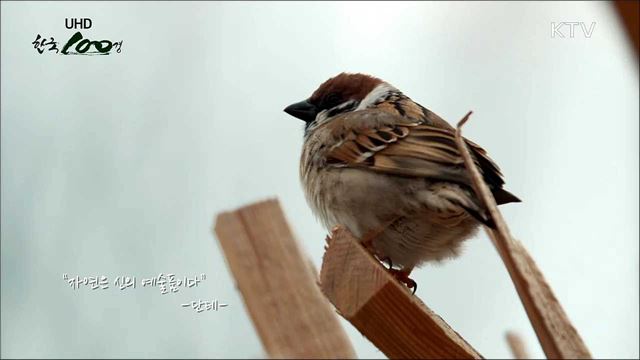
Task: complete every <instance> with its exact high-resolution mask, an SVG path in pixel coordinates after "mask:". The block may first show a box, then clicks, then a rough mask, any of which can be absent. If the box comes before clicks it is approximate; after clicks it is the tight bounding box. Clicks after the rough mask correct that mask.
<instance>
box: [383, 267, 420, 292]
mask: <svg viewBox="0 0 640 360" xmlns="http://www.w3.org/2000/svg"><path fill="white" fill-rule="evenodd" d="M387 271H389V273H390V274H391V275H393V277H394V278H396V280H398V281H400V282H401V283H403V284H405V285H406V286H407V287H408V288H409V289H413V293H412V294H413V295H415V293H416V290H418V283H416V282H415V281H414V280H413V279H411V278H410V277H409V273H408V272H406V271H403V270H397V269H393V268H391V269H389V270H387Z"/></svg>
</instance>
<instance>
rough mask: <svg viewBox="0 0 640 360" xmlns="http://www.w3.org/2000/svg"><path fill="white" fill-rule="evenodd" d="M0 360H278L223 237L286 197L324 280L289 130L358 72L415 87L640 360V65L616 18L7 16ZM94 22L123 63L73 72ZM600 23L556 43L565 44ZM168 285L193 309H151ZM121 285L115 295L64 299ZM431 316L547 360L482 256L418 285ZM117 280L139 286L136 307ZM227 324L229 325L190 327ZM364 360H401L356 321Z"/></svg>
mask: <svg viewBox="0 0 640 360" xmlns="http://www.w3.org/2000/svg"><path fill="white" fill-rule="evenodd" d="M1 14H2V15H1V20H2V21H1V47H2V48H1V50H2V61H1V66H0V68H1V79H2V80H1V93H2V95H1V117H2V128H1V130H2V135H1V140H2V145H1V150H2V156H1V157H2V167H1V170H2V194H1V195H2V242H1V250H2V259H1V260H2V264H1V284H2V295H1V300H2V326H1V330H2V333H1V341H2V343H1V356H2V357H62V358H85V357H86V358H95V357H105V358H113V357H137V358H147V357H164V358H176V357H190V358H191V357H197V358H204V357H209V358H212V357H229V358H251V357H253V358H255V357H262V356H264V352H263V349H262V346H261V344H260V341H259V338H258V337H257V334H256V332H255V331H254V329H253V326H252V324H251V321H250V319H249V318H248V316H247V314H246V312H245V309H244V305H243V302H242V298H241V297H240V295H239V293H238V292H237V291H236V289H235V285H234V281H233V278H232V277H231V275H230V273H229V272H228V268H227V266H226V263H225V259H224V257H223V255H222V253H221V249H220V247H219V245H218V242H217V240H216V239H215V237H214V236H213V234H212V232H211V227H212V224H213V219H214V217H215V215H216V214H217V213H218V212H221V211H224V210H230V209H234V208H237V207H239V206H242V205H246V204H248V203H251V202H254V201H258V200H262V199H265V198H268V197H278V198H279V199H280V201H281V204H282V206H283V208H284V210H285V212H286V215H287V217H288V219H289V221H290V224H291V226H292V227H293V229H294V230H295V232H296V234H297V236H298V238H299V240H300V242H301V243H302V246H303V248H304V250H305V251H306V252H308V254H309V255H310V256H311V257H312V259H313V261H314V263H315V264H316V266H319V265H320V261H321V257H322V254H323V246H324V237H325V235H326V230H325V229H323V228H322V227H321V225H320V224H319V222H318V221H316V219H314V217H313V216H312V214H311V211H310V210H309V208H308V207H307V205H306V203H305V200H304V197H303V193H302V190H301V187H300V185H299V180H298V159H299V153H300V149H301V146H302V134H303V123H302V122H301V121H299V120H297V119H294V118H292V117H290V116H288V115H287V114H285V113H284V112H283V111H282V109H283V108H284V107H285V106H286V105H288V104H290V103H292V102H294V101H298V100H301V99H303V98H305V97H307V96H308V95H310V93H311V92H312V91H313V90H314V89H315V88H316V87H317V86H318V85H319V84H320V83H321V82H322V81H324V80H326V79H327V78H329V77H331V76H333V75H336V74H337V73H339V72H342V71H349V72H365V73H369V74H372V75H374V76H377V77H380V78H382V79H384V80H386V81H388V82H389V83H391V84H393V85H395V86H396V87H398V88H399V89H401V90H402V91H404V92H405V93H406V94H407V95H409V96H410V97H412V98H413V99H414V100H416V101H418V102H419V103H421V104H422V105H424V106H426V107H427V108H429V109H431V110H432V111H434V112H436V113H437V114H439V115H440V116H442V117H443V118H445V119H447V120H448V121H449V122H450V123H455V122H457V121H458V120H459V119H460V118H461V117H462V116H463V115H464V114H466V113H467V112H468V111H469V110H473V111H474V115H473V117H472V120H471V122H470V123H469V124H468V125H467V126H466V128H465V136H466V137H468V138H470V139H472V140H473V141H475V142H477V143H479V144H481V145H482V146H483V147H485V148H486V149H487V150H488V151H489V153H490V155H491V156H492V158H493V159H494V160H496V162H497V163H498V164H500V166H501V168H502V170H503V173H504V174H505V176H506V181H507V188H508V189H510V190H511V191H512V192H513V193H515V194H517V195H518V196H519V197H520V198H522V199H523V200H524V202H523V203H521V204H511V205H507V206H504V207H503V208H502V210H503V214H504V215H505V217H506V218H507V220H508V222H509V224H510V227H511V231H512V233H513V234H514V235H515V237H517V238H518V239H520V240H521V241H522V242H523V243H524V244H525V246H526V247H527V248H528V249H529V251H530V252H531V254H532V256H533V257H534V259H536V261H537V263H538V265H539V266H540V268H541V269H542V271H543V272H544V274H545V275H546V277H547V279H548V281H549V283H550V285H551V286H552V287H553V289H554V290H555V293H556V295H557V297H558V298H559V300H560V302H561V303H562V305H563V306H564V309H565V310H566V312H567V314H568V315H569V318H570V319H571V320H572V321H573V324H574V325H575V326H576V328H577V329H578V330H579V332H580V333H581V335H582V337H583V339H584V341H585V342H586V344H587V346H588V347H589V349H590V350H591V352H592V354H593V355H594V357H596V358H638V356H640V355H639V351H638V337H639V333H638V317H639V314H638V301H639V299H638V290H639V289H638V281H639V279H638V274H639V272H638V267H639V260H638V236H639V233H638V216H639V213H638V195H639V194H638V170H639V169H638V151H639V149H638V119H639V114H638V105H639V104H638V97H639V96H638V95H639V94H638V63H637V58H636V54H635V52H634V50H633V49H632V47H630V46H629V43H628V41H627V37H626V34H625V32H624V28H623V26H622V23H621V22H620V21H619V19H618V16H617V14H616V12H615V10H614V8H613V7H612V6H611V5H610V4H608V3H605V2H499V3H476V2H473V3H457V2H455V3H454V2H442V3H422V2H420V3H416V2H411V3H403V2H393V3H391V2H375V3H369V2H357V3H350V2H344V3H289V2H287V3H284V2H283V3H279V2H264V3H263V2H246V3H245V2H233V3H224V2H180V3H177V2H154V3H151V2H145V3H142V2H140V3H137V2H117V3H110V2H92V3H80V2H73V3H71V2H68V3H49V2H33V3H22V2H20V3H18V2H9V3H7V2H2V5H1ZM72 17H77V18H90V19H91V21H92V27H91V28H90V29H86V30H80V31H81V32H82V34H83V36H84V37H88V38H90V39H91V40H102V39H112V40H115V41H120V40H122V41H123V45H122V51H121V53H113V54H111V55H108V56H60V55H58V54H55V53H54V52H48V51H45V52H44V53H43V54H39V53H38V52H37V50H36V49H34V45H32V42H33V41H34V40H35V38H36V36H37V35H38V34H40V35H42V36H43V37H46V38H49V37H54V38H55V40H56V41H58V42H59V45H58V48H61V47H62V46H63V45H64V43H65V42H66V40H67V39H68V38H69V37H71V35H72V34H73V33H74V32H75V30H69V29H67V28H65V18H72ZM553 22H555V23H559V22H582V23H584V24H585V27H586V30H590V29H591V26H592V24H593V23H595V26H594V27H593V29H592V32H591V33H590V36H587V35H586V34H585V33H584V32H583V30H582V28H581V27H580V26H576V27H575V33H574V37H570V36H569V27H564V28H563V29H562V30H561V31H562V33H563V34H564V38H561V37H559V36H557V35H556V36H554V37H552V35H553V32H552V31H551V29H552V25H551V23H553ZM160 273H165V274H166V273H173V274H176V276H177V277H179V278H182V277H184V276H189V277H194V276H200V274H205V275H206V279H205V280H203V281H202V282H200V283H199V284H198V286H197V287H193V288H181V289H180V291H179V292H177V293H169V294H164V295H163V294H161V292H160V290H159V289H158V288H157V287H154V288H151V287H148V286H147V287H142V286H141V285H142V284H141V281H142V279H143V278H150V277H153V276H157V275H158V274H160ZM64 274H67V275H68V276H69V277H75V276H80V277H81V278H83V277H88V276H101V275H103V276H106V277H107V278H108V280H109V283H110V285H109V289H105V290H101V289H98V290H91V288H90V286H88V285H82V286H81V287H80V288H79V289H73V288H72V287H71V286H70V284H69V283H68V282H67V281H66V280H65V279H63V276H64ZM413 275H414V279H415V280H416V281H417V282H418V283H419V284H420V288H419V290H418V295H419V296H420V297H421V298H422V299H424V301H425V302H426V303H427V304H428V305H429V306H430V307H431V308H432V309H433V310H434V311H435V312H437V313H438V314H440V315H441V316H442V317H443V318H444V319H445V320H446V321H447V322H448V323H449V324H450V325H451V326H452V327H453V328H454V329H456V331H458V332H459V333H460V334H461V335H462V336H463V337H465V338H466V340H467V341H469V343H470V344H472V345H473V346H474V347H475V348H476V349H477V350H478V351H479V352H480V353H482V354H483V355H484V356H485V357H488V358H495V357H501V358H504V357H510V356H511V354H510V352H509V349H508V347H507V343H506V341H505V340H504V333H505V332H506V331H507V330H514V331H516V332H518V333H520V334H521V335H522V336H523V338H524V340H525V342H526V344H527V347H528V349H529V352H530V353H531V355H533V356H535V357H542V356H543V353H542V351H541V350H540V347H539V345H538V341H537V339H536V337H535V334H534V332H533V330H532V329H531V326H530V324H529V321H528V319H527V316H526V314H525V312H524V309H523V307H522V305H521V303H520V300H519V298H518V297H517V295H516V293H515V291H514V288H513V285H512V283H511V281H510V279H509V277H508V274H507V272H506V271H505V269H504V266H503V264H502V262H501V261H500V259H499V257H498V254H497V252H496V251H495V249H494V247H493V245H492V244H491V243H490V241H489V240H488V238H487V237H486V235H485V234H484V233H483V232H480V233H479V235H478V236H477V237H476V238H474V239H472V240H470V241H469V242H468V243H467V244H466V248H465V251H464V254H463V255H462V256H461V257H460V258H459V259H457V260H454V261H449V262H445V263H443V264H441V265H427V266H425V267H423V268H421V269H418V270H417V271H415V272H414V274H413ZM117 276H131V277H133V276H135V277H136V278H137V282H138V284H137V287H136V288H135V289H133V288H127V289H124V290H120V289H119V288H118V287H117V286H115V285H114V284H113V282H114V280H115V278H116V277H117ZM198 299H203V300H207V299H208V300H218V301H219V302H221V303H225V304H228V306H227V307H225V308H221V309H220V310H219V311H204V312H201V313H197V312H195V311H194V310H192V309H190V308H186V307H182V306H181V304H183V303H188V302H190V301H194V300H198ZM341 322H342V324H343V326H344V327H345V329H346V331H347V333H348V334H349V336H350V339H351V341H352V343H353V345H354V347H355V349H356V351H357V353H358V355H359V356H360V357H367V358H371V357H376V358H379V357H384V355H383V354H382V353H381V352H379V351H378V350H377V349H376V348H375V347H374V346H373V345H372V344H371V343H369V342H368V341H367V340H366V339H365V338H363V337H362V336H361V335H360V334H359V333H358V331H357V330H355V328H353V327H352V326H351V325H350V324H349V323H347V322H345V321H342V320H341Z"/></svg>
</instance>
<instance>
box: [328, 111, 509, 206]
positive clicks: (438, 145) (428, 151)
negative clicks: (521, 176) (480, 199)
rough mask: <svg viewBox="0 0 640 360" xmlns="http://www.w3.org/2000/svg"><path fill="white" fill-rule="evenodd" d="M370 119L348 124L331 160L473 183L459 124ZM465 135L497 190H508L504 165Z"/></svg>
mask: <svg viewBox="0 0 640 360" xmlns="http://www.w3.org/2000/svg"><path fill="white" fill-rule="evenodd" d="M391 116H393V115H391ZM368 125H369V126H353V127H346V128H348V129H349V130H348V131H347V135H346V136H343V137H342V139H341V140H340V141H337V142H336V143H335V145H334V146H333V147H332V148H330V149H329V151H328V152H327V158H326V161H327V164H330V165H332V166H338V167H359V168H367V169H370V170H373V171H379V172H383V173H388V174H394V175H400V176H409V177H423V178H429V179H435V180H443V181H450V182H455V183H460V184H465V185H467V186H471V179H470V178H469V175H468V174H467V171H466V169H465V167H464V162H463V159H462V156H461V155H460V152H459V151H458V147H457V146H456V143H455V132H454V131H453V130H450V129H442V128H439V127H434V126H429V125H424V124H419V123H411V122H407V121H406V120H402V121H395V122H394V121H381V122H377V123H375V126H370V125H371V123H369V124H368ZM465 141H466V143H467V146H468V148H469V150H470V152H471V155H472V157H473V159H474V161H475V162H476V164H477V165H478V166H479V168H480V171H481V172H482V175H483V177H484V180H485V182H486V183H487V184H488V185H489V187H490V188H491V189H492V190H493V191H494V195H500V196H502V195H505V194H503V193H504V192H506V191H504V190H501V189H502V186H503V184H504V180H503V178H502V174H501V172H500V169H499V168H498V166H497V165H496V164H495V163H494V162H493V161H492V160H491V158H489V156H488V155H487V153H486V151H485V150H484V149H482V148H481V147H480V146H479V145H477V144H475V143H473V142H471V141H469V140H467V139H465ZM496 192H497V193H498V194H496ZM506 194H507V195H505V196H507V197H508V196H509V195H510V196H513V195H511V194H509V193H508V192H506ZM496 200H498V202H499V203H505V202H512V201H519V200H518V199H517V198H515V196H513V199H504V201H501V199H498V198H497V199H496Z"/></svg>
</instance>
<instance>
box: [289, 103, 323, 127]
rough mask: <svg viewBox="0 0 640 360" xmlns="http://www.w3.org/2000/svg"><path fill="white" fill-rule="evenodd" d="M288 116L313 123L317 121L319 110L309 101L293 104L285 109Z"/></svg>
mask: <svg viewBox="0 0 640 360" xmlns="http://www.w3.org/2000/svg"><path fill="white" fill-rule="evenodd" d="M284 112H286V113H287V114H289V115H291V116H294V117H297V118H298V119H300V120H304V121H305V122H311V121H313V120H315V119H316V115H318V110H317V109H316V107H315V105H313V104H312V103H310V102H309V100H303V101H300V102H297V103H295V104H291V105H289V106H287V107H286V108H285V109H284Z"/></svg>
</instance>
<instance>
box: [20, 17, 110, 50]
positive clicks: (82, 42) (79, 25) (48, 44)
mask: <svg viewBox="0 0 640 360" xmlns="http://www.w3.org/2000/svg"><path fill="white" fill-rule="evenodd" d="M92 24H93V22H92V21H91V19H89V18H84V19H75V18H66V19H64V26H65V27H66V28H67V29H76V30H77V29H82V30H85V29H90V28H91V25H92ZM122 43H123V41H122V40H120V41H113V40H91V39H88V38H85V37H84V36H82V33H81V32H80V31H76V32H75V33H74V34H73V35H71V37H70V38H69V40H67V41H66V42H64V45H61V46H62V47H61V48H59V47H58V45H59V44H60V43H58V42H57V41H56V40H55V39H54V38H53V36H51V37H49V38H48V39H47V37H46V36H42V35H40V34H37V36H36V39H35V40H34V41H33V42H32V43H31V45H33V48H34V49H36V51H38V53H39V54H43V53H44V52H45V51H47V52H52V51H53V52H55V53H56V54H59V55H110V54H112V53H114V52H115V53H118V54H119V53H120V52H122Z"/></svg>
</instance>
